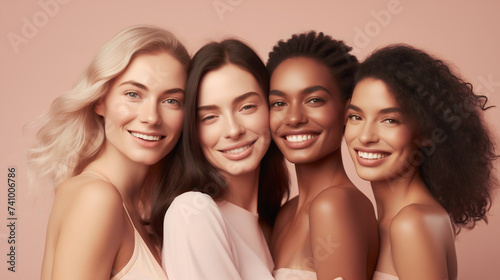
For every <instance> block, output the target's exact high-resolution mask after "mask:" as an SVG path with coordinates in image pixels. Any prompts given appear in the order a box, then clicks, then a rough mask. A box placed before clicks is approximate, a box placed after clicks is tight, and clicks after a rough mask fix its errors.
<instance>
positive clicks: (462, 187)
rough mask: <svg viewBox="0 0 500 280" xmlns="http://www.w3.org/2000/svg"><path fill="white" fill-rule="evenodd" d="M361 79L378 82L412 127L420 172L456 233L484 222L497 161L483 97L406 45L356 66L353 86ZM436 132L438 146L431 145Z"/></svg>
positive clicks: (445, 67)
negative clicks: (415, 136) (449, 218)
mask: <svg viewBox="0 0 500 280" xmlns="http://www.w3.org/2000/svg"><path fill="white" fill-rule="evenodd" d="M365 78H375V79H379V80H381V81H383V82H384V83H385V84H386V85H387V86H388V87H389V88H390V90H391V93H392V94H394V96H395V98H396V100H397V101H398V103H399V105H400V106H401V108H402V110H403V111H404V112H405V114H407V115H408V116H409V117H410V118H411V119H412V120H414V121H415V123H416V124H417V133H418V136H419V137H421V138H422V139H426V141H423V142H422V144H421V145H420V147H419V149H420V151H419V154H420V156H421V161H420V166H419V167H420V173H421V175H422V178H423V180H424V182H425V183H426V185H427V187H428V188H429V190H430V191H431V193H432V195H433V196H434V198H435V199H436V200H437V201H439V203H440V204H441V205H442V206H443V207H444V208H445V210H446V211H447V212H448V213H449V215H450V217H451V220H452V221H453V223H454V224H455V226H456V227H457V228H458V231H460V229H461V228H462V227H466V228H469V229H472V228H473V227H474V226H475V224H476V222H478V221H480V220H484V221H485V222H487V217H486V214H487V212H488V210H489V209H490V208H491V196H492V194H491V192H492V189H493V188H494V187H495V186H496V185H497V180H496V178H495V175H494V173H493V172H492V169H493V161H494V160H495V159H497V158H498V156H497V155H496V154H495V147H494V142H493V139H492V136H491V135H490V133H489V131H488V129H487V126H486V124H485V122H484V120H483V111H484V110H486V109H488V108H491V106H490V107H487V106H486V103H487V101H488V98H487V97H486V96H481V95H475V94H474V92H473V88H472V85H471V84H470V83H467V82H465V81H464V80H462V79H461V78H460V77H458V76H457V75H455V74H454V73H452V72H451V71H450V68H449V67H448V65H447V64H446V63H445V62H443V61H442V60H439V59H436V58H434V57H432V56H431V55H429V54H427V53H426V52H424V51H422V50H418V49H416V48H414V47H411V46H408V45H401V44H399V45H391V46H388V47H385V48H382V49H380V50H377V51H375V52H374V53H373V54H372V55H371V56H370V57H368V58H367V59H366V60H365V61H364V62H363V63H361V64H360V65H359V68H358V71H357V73H356V76H355V82H356V83H357V82H359V81H361V80H363V79H365ZM436 133H438V134H439V135H440V136H442V137H440V139H441V141H438V143H432V139H433V137H434V135H436Z"/></svg>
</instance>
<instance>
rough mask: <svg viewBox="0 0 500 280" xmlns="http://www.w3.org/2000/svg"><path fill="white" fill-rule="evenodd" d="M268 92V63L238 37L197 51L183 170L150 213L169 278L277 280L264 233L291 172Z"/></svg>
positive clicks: (189, 82)
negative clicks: (276, 135) (272, 124)
mask: <svg viewBox="0 0 500 280" xmlns="http://www.w3.org/2000/svg"><path fill="white" fill-rule="evenodd" d="M268 90H269V77H268V75H267V71H266V68H265V66H264V63H263V62H262V60H261V59H260V58H259V56H258V55H257V54H256V53H255V52H254V51H253V50H252V49H251V48H250V47H249V46H248V45H246V44H245V43H243V42H241V41H239V40H234V39H227V40H224V41H222V42H212V43H209V44H207V45H205V46H203V47H202V48H201V49H200V50H199V51H198V52H197V53H196V54H195V55H194V56H193V59H192V62H191V64H190V70H189V76H188V80H187V85H186V107H185V116H184V130H183V136H182V161H183V163H182V167H183V170H182V175H183V176H182V177H181V178H178V179H177V180H174V179H173V178H170V181H168V182H167V184H166V185H167V187H166V188H163V189H161V192H160V193H159V194H158V195H157V196H156V203H155V207H154V209H156V210H155V211H154V212H152V215H151V222H152V228H153V230H154V233H155V235H156V236H157V238H159V239H162V240H163V249H162V262H163V266H164V268H165V269H166V271H167V275H168V276H169V278H171V279H185V280H195V279H200V280H203V279H219V280H237V279H243V280H244V279H262V280H264V279H270V280H271V279H273V277H272V274H271V273H272V269H273V267H274V265H273V261H272V258H271V255H270V252H269V248H268V245H267V240H266V235H265V233H266V232H268V230H266V229H270V228H271V227H272V225H273V222H274V218H275V216H276V214H277V212H278V210H279V207H280V205H281V202H282V200H283V198H284V197H285V195H286V194H287V192H288V174H287V170H286V166H285V163H284V160H283V155H281V154H280V153H279V151H278V149H277V147H276V145H275V144H274V143H273V142H272V140H271V135H270V132H269V105H268V103H267V96H266V94H267V92H268ZM160 210H161V211H160ZM263 229H264V230H263Z"/></svg>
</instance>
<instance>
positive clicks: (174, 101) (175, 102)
mask: <svg viewBox="0 0 500 280" xmlns="http://www.w3.org/2000/svg"><path fill="white" fill-rule="evenodd" d="M163 103H168V104H173V105H180V104H181V102H180V101H179V100H177V99H173V98H169V99H167V100H165V101H163Z"/></svg>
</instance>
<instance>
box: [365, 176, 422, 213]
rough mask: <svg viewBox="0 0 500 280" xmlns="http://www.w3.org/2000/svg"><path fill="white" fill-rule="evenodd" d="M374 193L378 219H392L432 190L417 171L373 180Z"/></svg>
mask: <svg viewBox="0 0 500 280" xmlns="http://www.w3.org/2000/svg"><path fill="white" fill-rule="evenodd" d="M371 186H372V190H373V195H374V197H375V201H376V202H377V214H378V220H379V221H383V220H384V219H388V220H392V218H393V217H394V216H395V215H396V214H397V213H398V212H399V211H400V210H401V209H402V208H403V207H405V206H407V205H409V204H412V203H417V202H419V200H421V198H422V197H423V196H422V194H423V195H424V196H429V195H430V192H429V190H428V189H427V187H426V186H425V184H424V182H423V180H422V177H421V176H420V173H419V172H418V170H417V171H415V172H413V173H412V174H407V175H406V176H401V177H397V178H394V179H387V180H382V181H374V182H371Z"/></svg>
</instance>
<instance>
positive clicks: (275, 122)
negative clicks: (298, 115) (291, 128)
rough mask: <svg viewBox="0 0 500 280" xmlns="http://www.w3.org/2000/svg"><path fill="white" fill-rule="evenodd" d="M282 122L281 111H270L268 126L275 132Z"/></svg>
mask: <svg viewBox="0 0 500 280" xmlns="http://www.w3.org/2000/svg"><path fill="white" fill-rule="evenodd" d="M282 123H283V111H271V112H270V114H269V126H270V128H271V131H273V132H275V131H276V130H277V129H278V128H279V126H280V125H281V124H282Z"/></svg>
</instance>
